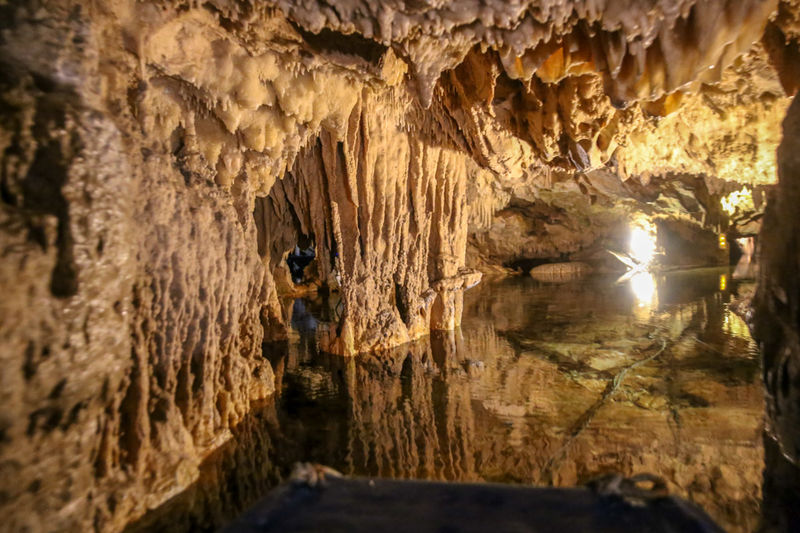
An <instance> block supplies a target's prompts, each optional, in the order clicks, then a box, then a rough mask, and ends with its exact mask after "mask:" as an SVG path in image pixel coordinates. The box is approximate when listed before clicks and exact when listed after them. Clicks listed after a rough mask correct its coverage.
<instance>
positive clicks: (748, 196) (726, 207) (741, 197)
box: [720, 187, 755, 215]
mask: <svg viewBox="0 0 800 533" xmlns="http://www.w3.org/2000/svg"><path fill="white" fill-rule="evenodd" d="M720 203H721V204H722V210H723V211H725V212H726V213H728V214H729V215H733V214H734V213H735V212H736V210H737V209H739V210H742V211H754V210H755V205H754V204H753V191H751V190H750V189H748V188H747V187H743V188H742V190H740V191H733V192H732V193H730V194H729V195H728V196H726V197H724V198H723V199H722V200H720Z"/></svg>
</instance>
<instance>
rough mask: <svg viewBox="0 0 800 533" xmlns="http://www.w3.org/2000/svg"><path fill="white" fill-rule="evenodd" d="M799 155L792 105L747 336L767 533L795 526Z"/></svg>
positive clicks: (799, 471)
mask: <svg viewBox="0 0 800 533" xmlns="http://www.w3.org/2000/svg"><path fill="white" fill-rule="evenodd" d="M798 148H800V103H799V102H798V101H797V100H795V101H794V102H793V103H792V105H791V106H790V107H789V111H788V113H787V115H786V119H785V120H784V121H783V141H782V142H781V145H780V148H779V149H778V186H777V190H775V191H774V193H773V194H772V195H771V196H770V198H769V202H768V204H767V209H766V213H765V216H764V223H763V226H762V230H761V234H760V239H761V245H760V254H759V259H760V271H759V283H758V290H757V292H756V295H755V297H754V299H753V315H752V321H753V322H752V329H753V335H754V337H755V338H756V339H757V340H758V342H759V347H760V348H761V354H762V358H763V363H762V364H763V375H764V385H765V387H766V407H767V417H766V429H765V436H764V441H765V449H766V450H767V468H766V470H765V474H764V479H765V481H764V483H765V488H764V498H765V513H764V515H765V518H766V520H765V530H766V531H792V530H794V529H797V527H798V526H800V514H798V511H797V487H798V482H799V481H800V338H798V328H799V327H800V326H799V324H800V321H799V317H798V302H800V299H799V298H800V287H798V279H797V272H798V268H799V267H800V263H798V257H800V242H799V241H798V239H800V227H799V223H800V221H798V218H797V205H798V201H800V156H799V155H798Z"/></svg>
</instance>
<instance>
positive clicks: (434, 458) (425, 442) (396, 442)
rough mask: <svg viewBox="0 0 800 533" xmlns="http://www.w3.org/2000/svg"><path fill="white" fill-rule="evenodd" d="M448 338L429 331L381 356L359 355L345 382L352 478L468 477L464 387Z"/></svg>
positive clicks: (469, 435)
mask: <svg viewBox="0 0 800 533" xmlns="http://www.w3.org/2000/svg"><path fill="white" fill-rule="evenodd" d="M453 340H454V337H453V336H452V335H451V334H447V333H434V334H433V335H432V342H431V343H427V342H422V341H421V342H417V343H412V344H409V345H406V346H404V347H402V348H400V349H396V350H393V351H391V352H387V353H384V354H382V355H380V356H377V355H376V356H365V359H364V360H363V361H359V362H358V363H357V365H356V366H355V375H354V376H353V381H352V382H350V383H349V384H348V386H349V387H350V389H349V398H350V409H351V411H350V416H351V424H350V427H349V430H348V441H349V442H348V445H347V449H348V455H347V464H348V465H349V467H350V468H352V471H353V472H355V473H370V474H373V475H379V476H386V477H397V478H423V479H451V480H452V479H461V480H464V479H474V478H475V474H474V465H473V462H472V459H471V457H472V451H471V447H472V442H473V439H474V430H473V427H472V420H473V416H472V410H471V400H470V395H469V386H468V383H467V382H466V381H465V380H464V379H463V376H462V379H448V375H449V374H451V373H452V371H453V370H454V369H458V368H459V367H458V365H457V362H456V361H455V360H454V359H455V358H456V357H457V354H456V353H455V349H456V344H455V342H453Z"/></svg>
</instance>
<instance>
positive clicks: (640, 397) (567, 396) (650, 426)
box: [141, 270, 763, 531]
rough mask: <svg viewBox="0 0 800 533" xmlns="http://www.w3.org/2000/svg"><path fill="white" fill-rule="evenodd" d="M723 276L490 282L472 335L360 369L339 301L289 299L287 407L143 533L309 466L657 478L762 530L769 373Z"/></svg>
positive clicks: (470, 306) (239, 436) (281, 350)
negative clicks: (341, 353) (345, 340)
mask: <svg viewBox="0 0 800 533" xmlns="http://www.w3.org/2000/svg"><path fill="white" fill-rule="evenodd" d="M720 273H721V272H720V271H719V270H705V271H696V272H689V273H686V272H682V273H672V274H666V275H665V274H660V275H656V276H655V277H651V278H649V279H647V280H645V281H643V282H641V283H640V284H633V287H637V286H638V287H639V289H638V290H637V289H635V288H634V289H633V290H632V286H631V285H628V284H625V283H622V284H617V283H615V278H591V279H587V280H583V281H576V282H570V283H560V284H547V283H542V282H539V281H536V280H534V279H532V278H530V277H527V276H525V277H517V278H509V279H506V280H503V281H500V282H494V283H492V282H484V283H481V284H480V285H478V286H477V287H475V288H473V289H471V290H470V291H468V292H467V293H466V295H465V302H464V318H463V322H462V327H461V329H460V330H457V331H452V332H437V333H434V334H432V335H431V336H430V337H429V338H425V339H422V340H420V341H418V342H414V343H411V344H408V345H406V346H403V347H401V348H398V349H394V350H390V351H387V352H386V353H383V354H373V355H361V356H358V357H356V358H342V357H338V356H332V355H328V354H322V353H319V352H318V350H317V348H316V345H315V342H314V329H315V327H316V325H317V324H318V323H319V322H321V321H326V320H331V318H332V317H335V316H337V315H336V306H337V305H338V303H337V302H335V301H331V302H323V301H322V300H321V299H299V300H296V301H287V302H286V306H285V310H286V312H287V313H290V316H291V323H292V325H293V328H294V329H293V331H292V333H291V338H290V341H289V342H288V343H284V344H278V345H270V346H267V347H265V355H267V356H268V357H269V359H270V361H271V362H272V365H273V368H274V370H275V376H276V382H277V387H276V388H277V393H276V397H275V400H274V401H272V402H269V403H267V404H266V405H265V406H264V407H263V409H262V410H259V411H256V412H254V413H252V414H251V415H250V416H249V417H248V418H247V419H246V420H245V422H244V423H243V424H241V426H240V427H239V428H237V430H236V431H235V432H234V438H233V439H232V440H231V443H233V444H231V446H230V447H229V448H228V449H226V450H221V451H220V453H218V454H216V457H215V458H212V459H211V460H209V461H208V462H207V464H206V465H205V469H206V473H205V474H204V476H203V477H202V479H203V480H204V481H203V482H202V483H199V484H198V485H196V486H194V487H192V490H190V491H187V492H186V494H184V495H182V496H181V498H182V499H183V502H184V503H182V504H181V503H180V498H179V499H177V500H176V501H177V502H178V503H175V504H174V505H172V506H171V507H169V506H165V510H164V511H163V512H162V519H163V521H164V523H165V524H169V527H166V528H163V529H161V528H159V527H157V525H155V524H157V522H158V520H159V518H158V517H155V518H152V519H150V521H149V522H143V523H142V526H141V527H142V528H143V529H141V530H146V531H159V530H169V531H180V530H181V528H180V527H179V526H178V525H177V524H179V523H183V522H181V520H183V521H184V522H185V523H187V524H189V525H188V526H187V529H186V530H198V528H197V524H198V523H203V524H212V525H219V524H221V523H224V521H225V520H229V519H230V518H231V517H232V516H233V515H235V513H236V512H238V511H240V510H241V509H242V508H243V507H245V506H247V505H249V504H251V503H252V502H253V501H254V500H255V499H256V498H258V497H260V496H262V495H263V494H264V493H266V491H268V490H269V488H270V487H272V486H274V485H275V483H276V482H277V480H278V479H279V478H281V477H283V476H286V475H287V474H288V473H289V471H290V469H291V466H292V464H293V463H294V462H295V461H313V462H318V463H322V464H326V465H329V466H331V467H333V468H336V469H338V470H340V471H342V472H343V473H345V474H350V475H368V476H382V477H390V478H421V479H445V480H462V481H498V482H507V483H534V484H539V485H550V484H552V485H575V484H579V483H582V482H584V481H586V480H587V479H590V478H592V477H595V476H596V475H598V474H601V473H604V472H608V471H611V470H615V471H620V472H622V473H624V474H626V475H632V474H634V473H639V472H650V473H653V474H658V475H660V476H662V477H664V478H665V479H666V480H667V481H668V482H669V485H670V489H671V490H672V491H673V492H675V493H677V494H680V495H682V496H684V497H688V498H690V499H692V500H694V501H696V502H697V503H699V504H700V505H701V506H703V507H704V508H705V509H706V510H707V511H708V512H709V513H710V514H711V515H712V516H713V517H714V518H715V519H716V520H717V521H719V522H720V524H721V525H722V526H723V527H725V528H726V529H727V530H729V531H753V530H755V529H756V526H757V520H758V512H759V505H760V493H761V472H762V468H763V448H762V441H761V428H762V416H763V405H762V389H761V388H760V370H759V363H758V359H757V352H756V347H755V345H754V343H753V342H752V340H751V339H750V337H749V334H748V332H747V328H746V326H745V325H744V323H743V322H742V321H741V319H740V318H739V317H737V316H736V315H735V314H733V313H732V312H731V311H730V309H729V303H730V301H731V297H732V295H733V294H735V292H736V291H737V290H738V289H739V288H740V287H739V286H738V285H737V284H738V282H737V281H734V280H730V281H729V282H728V283H727V284H726V286H725V287H724V289H723V290H720V285H719V279H720V278H719V276H720ZM728 279H729V278H728ZM642 361H647V362H645V363H642ZM626 368H627V369H628V370H627V371H626V372H625V375H624V379H620V380H618V383H617V386H615V387H614V386H612V385H613V383H614V378H615V376H618V375H619V374H620V372H622V371H623V370H624V369H626ZM232 488H233V489H235V490H233V489H232ZM179 505H183V506H184V507H185V509H187V510H185V511H178V510H176V509H178V506H179ZM182 513H183V514H182ZM198 513H200V515H202V518H198V516H197V514H198Z"/></svg>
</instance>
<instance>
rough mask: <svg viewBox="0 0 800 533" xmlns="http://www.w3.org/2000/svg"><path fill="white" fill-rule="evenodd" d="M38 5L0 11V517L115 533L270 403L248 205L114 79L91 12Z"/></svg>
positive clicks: (115, 69) (115, 62)
mask: <svg viewBox="0 0 800 533" xmlns="http://www.w3.org/2000/svg"><path fill="white" fill-rule="evenodd" d="M49 7H50V8H51V11H49V12H44V11H41V10H40V9H37V6H35V5H27V3H21V5H16V4H10V5H6V6H4V13H3V20H4V24H5V23H7V26H8V28H6V30H5V31H4V34H3V41H2V56H3V66H2V69H0V71H2V96H0V99H1V101H2V103H1V104H0V105H2V110H3V113H2V116H3V119H2V127H1V129H2V139H3V140H2V154H3V156H2V161H3V169H4V170H3V174H2V209H0V212H1V213H2V214H0V216H2V219H3V224H2V230H0V243H2V244H0V248H2V255H3V261H2V279H0V286H2V287H3V291H4V297H3V298H2V304H0V324H2V325H1V326H0V328H1V330H2V333H1V334H0V339H2V340H1V341H0V359H1V360H2V364H3V368H4V370H3V372H2V384H3V387H2V388H3V390H2V402H3V406H4V410H3V415H2V422H1V423H0V428H2V431H1V432H0V435H1V438H0V470H2V481H0V494H2V497H1V498H0V506H2V509H3V515H4V525H3V528H4V529H8V530H14V531H20V530H30V531H54V530H59V531H65V530H72V531H86V530H91V529H97V530H113V531H116V530H121V529H122V527H123V526H124V524H125V523H126V522H127V521H128V520H130V518H131V517H133V516H137V515H139V514H141V513H143V512H144V511H145V510H146V509H147V508H150V507H154V506H156V505H158V504H160V503H161V502H163V501H164V500H165V499H166V498H168V497H169V496H170V495H171V494H173V493H174V492H175V491H176V490H180V489H181V488H183V487H185V486H187V485H188V484H190V483H191V482H192V481H193V480H195V479H196V477H197V465H198V464H199V462H200V461H201V460H202V458H203V456H204V455H205V454H207V453H209V452H210V451H212V450H213V449H215V448H216V447H217V446H219V445H220V444H221V443H222V442H224V440H225V439H226V435H227V434H228V433H227V431H228V428H230V427H231V426H233V425H235V424H236V423H237V422H238V420H240V419H241V417H242V416H243V415H244V414H245V413H246V412H248V411H249V406H250V402H251V401H253V400H257V399H259V398H263V397H265V396H268V395H269V394H270V393H271V392H272V390H273V387H274V384H273V379H272V373H271V368H270V367H269V364H268V363H266V361H265V360H264V359H263V358H262V356H261V353H260V348H261V338H262V330H261V327H260V323H259V312H260V303H259V295H260V293H261V290H262V282H263V267H262V264H261V261H260V258H259V257H258V255H257V253H256V250H255V249H254V247H253V246H252V243H253V242H254V241H255V227H254V224H253V223H252V219H251V216H250V213H247V212H245V213H240V212H239V211H237V209H236V207H235V202H234V201H233V199H232V195H231V194H230V193H226V192H225V191H220V190H219V189H217V188H216V187H213V186H212V185H209V184H208V183H205V182H202V181H200V180H197V179H194V178H193V177H191V176H189V177H187V176H185V175H183V174H182V173H181V172H180V170H179V169H178V168H177V167H176V166H175V165H173V162H174V161H173V159H172V150H171V149H169V146H164V145H160V144H159V143H157V142H151V141H152V140H148V139H147V138H145V137H144V136H143V135H142V132H141V130H140V128H139V127H138V126H137V122H136V121H135V119H134V117H133V114H132V112H131V107H130V106H129V102H128V97H129V96H130V94H129V93H127V92H126V87H125V85H124V83H123V85H122V87H113V86H111V87H109V85H110V84H114V83H121V82H122V81H125V82H127V80H124V77H125V76H126V75H131V74H132V72H131V70H130V68H131V65H130V64H129V62H126V61H123V60H121V59H120V56H118V55H115V54H114V53H113V50H114V49H113V48H112V49H111V51H105V53H104V54H101V53H100V50H101V48H102V47H103V46H104V45H113V44H116V45H119V43H114V42H112V43H107V42H104V37H105V36H104V35H103V34H102V32H100V31H99V28H100V27H102V24H101V23H102V22H103V20H102V17H101V16H100V15H99V14H92V16H95V15H97V17H98V18H95V19H93V22H91V21H90V20H88V18H87V17H89V13H87V11H85V10H83V9H81V6H66V5H50V6H49ZM9 28H11V29H9ZM120 48H121V47H120ZM121 77H122V78H123V80H121V79H120V78H121ZM135 90H136V88H135V86H134V88H132V92H134V93H135ZM243 214H246V215H247V216H244V217H242V216H240V215H243ZM243 221H244V222H245V223H244V224H243Z"/></svg>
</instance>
